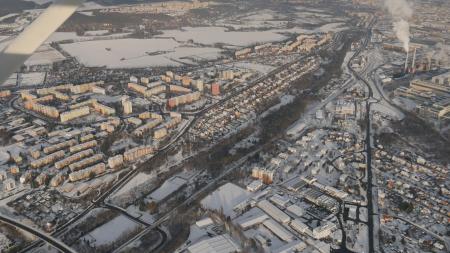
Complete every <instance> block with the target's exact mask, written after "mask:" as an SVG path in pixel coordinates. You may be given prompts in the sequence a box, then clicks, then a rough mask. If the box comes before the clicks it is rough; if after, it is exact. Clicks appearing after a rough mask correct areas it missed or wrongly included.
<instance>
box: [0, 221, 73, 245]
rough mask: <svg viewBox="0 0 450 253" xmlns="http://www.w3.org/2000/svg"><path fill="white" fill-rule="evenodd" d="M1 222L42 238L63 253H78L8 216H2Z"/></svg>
mask: <svg viewBox="0 0 450 253" xmlns="http://www.w3.org/2000/svg"><path fill="white" fill-rule="evenodd" d="M0 221H2V222H4V223H7V224H9V225H11V226H14V227H16V228H20V229H22V230H24V231H27V232H28V233H30V234H33V235H35V236H37V237H39V238H41V239H42V240H43V241H45V242H47V243H48V244H50V245H52V246H53V247H55V248H56V249H58V250H59V251H61V252H64V253H76V251H74V250H73V249H72V248H70V247H69V246H67V245H66V244H65V243H63V242H61V241H60V240H58V239H55V238H54V237H52V236H50V235H47V234H45V233H44V232H42V231H39V230H37V229H35V228H33V227H30V226H27V225H25V224H23V223H20V222H18V221H16V220H14V219H11V218H9V217H7V216H4V215H2V214H0Z"/></svg>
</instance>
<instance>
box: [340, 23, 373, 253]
mask: <svg viewBox="0 0 450 253" xmlns="http://www.w3.org/2000/svg"><path fill="white" fill-rule="evenodd" d="M375 22H376V19H375V18H373V19H372V21H371V22H370V24H369V26H368V27H367V34H366V37H365V39H364V42H363V43H362V45H361V47H359V48H358V50H357V52H356V53H355V54H354V55H353V57H352V59H351V60H350V61H349V63H348V66H347V67H348V69H349V70H350V71H351V73H352V75H353V76H354V77H355V78H356V79H357V80H360V81H362V82H363V83H364V84H365V85H366V86H367V87H368V89H369V97H368V99H367V100H366V115H365V117H366V118H365V123H366V137H365V138H366V143H365V144H366V166H367V211H368V216H369V217H368V232H369V233H368V241H369V245H368V246H369V253H374V252H375V246H374V245H375V241H376V242H377V245H378V233H377V235H376V237H375V233H374V219H378V214H377V213H375V212H374V203H373V202H374V200H373V199H374V194H373V191H374V190H373V173H372V133H371V121H370V120H371V118H370V117H371V111H370V107H371V103H372V102H373V101H372V99H373V90H372V86H371V85H370V84H369V83H368V81H367V80H366V79H365V78H363V77H362V76H361V75H360V73H358V72H357V71H355V70H354V69H353V68H352V67H351V63H350V62H351V61H352V60H353V59H355V58H356V57H358V56H359V54H360V53H361V52H362V51H363V50H365V49H366V48H367V45H368V43H369V40H370V38H371V31H372V27H373V25H374V24H375ZM375 197H376V196H375ZM377 224H378V222H377Z"/></svg>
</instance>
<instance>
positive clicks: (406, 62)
mask: <svg viewBox="0 0 450 253" xmlns="http://www.w3.org/2000/svg"><path fill="white" fill-rule="evenodd" d="M408 58H409V50H407V51H406V60H405V72H408Z"/></svg>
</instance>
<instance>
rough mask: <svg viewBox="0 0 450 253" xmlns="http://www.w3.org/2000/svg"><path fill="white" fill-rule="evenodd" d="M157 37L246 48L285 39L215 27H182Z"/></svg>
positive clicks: (273, 35)
mask: <svg viewBox="0 0 450 253" xmlns="http://www.w3.org/2000/svg"><path fill="white" fill-rule="evenodd" d="M158 37H166V38H167V37H168V38H174V39H175V40H176V41H180V42H185V41H188V40H193V41H194V42H196V43H200V44H204V45H214V44H216V43H223V44H229V45H234V46H248V45H251V44H255V43H262V42H270V41H281V40H284V39H286V37H285V36H283V35H281V34H278V33H276V32H273V31H249V32H235V31H228V30H227V28H225V27H217V26H209V27H184V28H183V29H182V30H166V31H163V34H162V35H159V36H158Z"/></svg>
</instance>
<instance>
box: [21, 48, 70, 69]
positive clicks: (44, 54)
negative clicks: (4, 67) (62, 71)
mask: <svg viewBox="0 0 450 253" xmlns="http://www.w3.org/2000/svg"><path fill="white" fill-rule="evenodd" d="M65 59H66V57H64V55H62V54H61V53H60V52H58V51H57V50H56V49H54V48H52V47H51V46H49V45H47V44H44V45H42V46H40V47H39V48H38V49H37V50H36V52H35V53H34V54H33V55H32V56H31V57H30V58H28V60H26V61H25V66H33V65H48V64H52V63H55V62H60V61H63V60H65Z"/></svg>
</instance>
